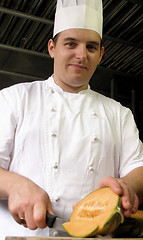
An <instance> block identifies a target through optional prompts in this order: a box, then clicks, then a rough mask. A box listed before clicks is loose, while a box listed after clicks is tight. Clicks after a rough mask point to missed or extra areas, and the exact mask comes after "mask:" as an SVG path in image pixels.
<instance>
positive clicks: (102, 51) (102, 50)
mask: <svg viewBox="0 0 143 240" xmlns="http://www.w3.org/2000/svg"><path fill="white" fill-rule="evenodd" d="M103 54H104V47H102V48H101V50H100V58H99V62H98V64H99V63H100V62H101V60H102V57H103Z"/></svg>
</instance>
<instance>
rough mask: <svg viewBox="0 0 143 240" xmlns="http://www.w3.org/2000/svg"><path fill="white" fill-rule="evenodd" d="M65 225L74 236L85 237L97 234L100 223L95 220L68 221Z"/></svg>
mask: <svg viewBox="0 0 143 240" xmlns="http://www.w3.org/2000/svg"><path fill="white" fill-rule="evenodd" d="M63 227H64V228H65V230H66V231H67V233H68V234H69V235H71V236H72V237H79V238H85V237H88V236H89V234H90V235H92V234H93V235H95V234H96V232H97V231H98V227H99V226H98V225H97V224H96V223H95V222H90V223H88V224H87V223H86V222H66V223H64V224H63Z"/></svg>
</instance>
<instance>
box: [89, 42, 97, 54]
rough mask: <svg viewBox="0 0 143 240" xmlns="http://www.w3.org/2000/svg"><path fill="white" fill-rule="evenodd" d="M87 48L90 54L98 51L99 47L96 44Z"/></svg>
mask: <svg viewBox="0 0 143 240" xmlns="http://www.w3.org/2000/svg"><path fill="white" fill-rule="evenodd" d="M86 47H87V49H88V51H90V52H95V51H96V50H97V46H96V45H94V44H88V45H87V46H86Z"/></svg>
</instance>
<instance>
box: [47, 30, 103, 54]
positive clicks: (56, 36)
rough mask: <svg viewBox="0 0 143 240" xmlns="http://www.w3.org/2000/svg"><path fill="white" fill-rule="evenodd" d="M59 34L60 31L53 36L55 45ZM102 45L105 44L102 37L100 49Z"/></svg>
mask: <svg viewBox="0 0 143 240" xmlns="http://www.w3.org/2000/svg"><path fill="white" fill-rule="evenodd" d="M59 35H60V33H57V34H56V35H55V36H54V37H53V38H52V40H53V42H54V44H55V45H56V43H57V41H58V38H59ZM102 46H103V41H102V39H101V42H100V50H101V48H102Z"/></svg>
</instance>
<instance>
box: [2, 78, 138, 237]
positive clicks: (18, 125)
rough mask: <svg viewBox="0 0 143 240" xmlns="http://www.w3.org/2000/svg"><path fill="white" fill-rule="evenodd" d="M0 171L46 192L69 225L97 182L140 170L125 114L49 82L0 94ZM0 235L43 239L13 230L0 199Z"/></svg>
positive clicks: (94, 96)
mask: <svg viewBox="0 0 143 240" xmlns="http://www.w3.org/2000/svg"><path fill="white" fill-rule="evenodd" d="M0 165H1V166H2V167H3V168H5V169H8V170H9V171H14V172H16V173H19V174H21V175H24V176H26V177H28V178H30V179H31V180H32V181H34V182H35V183H37V184H38V185H39V186H40V187H42V188H43V189H45V190H46V191H47V192H48V194H49V196H50V199H51V201H52V206H53V210H54V212H55V214H56V215H57V216H59V217H61V218H63V219H65V220H68V219H69V216H70V214H71V211H72V206H73V204H74V203H75V202H77V201H79V200H80V199H81V198H83V197H84V196H85V195H87V194H88V193H89V192H91V191H92V190H94V189H95V187H96V186H97V184H98V183H99V181H100V180H101V179H102V178H103V177H105V176H114V177H123V176H125V175H126V174H127V173H129V172H130V171H131V170H132V169H134V168H136V167H139V166H143V146H142V143H141V141H140V140H139V137H138V130H137V128H136V125H135V122H134V119H133V115H132V113H131V111H130V110H129V109H128V108H125V107H123V106H122V105H121V104H120V103H118V102H116V101H114V100H113V99H110V98H107V97H105V96H103V95H101V94H99V93H96V92H94V91H92V90H91V89H90V87H89V88H88V89H87V90H84V91H81V92H79V93H78V94H75V93H68V92H64V91H63V90H62V89H61V88H60V87H59V86H57V85H56V84H55V83H54V80H53V77H50V78H49V79H48V80H45V81H35V82H32V83H22V84H17V85H14V86H12V87H9V88H6V89H3V90H2V91H1V92H0ZM0 229H1V230H0V239H1V240H3V239H4V237H5V236H9V235H10V236H13V235H14V236H48V234H49V231H48V228H46V229H43V230H42V229H37V230H35V231H32V230H29V229H25V228H24V227H22V226H20V225H18V224H17V223H16V222H15V221H14V220H13V218H12V217H11V216H10V214H9V212H8V210H7V202H6V201H4V200H1V201H0Z"/></svg>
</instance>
